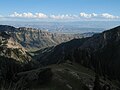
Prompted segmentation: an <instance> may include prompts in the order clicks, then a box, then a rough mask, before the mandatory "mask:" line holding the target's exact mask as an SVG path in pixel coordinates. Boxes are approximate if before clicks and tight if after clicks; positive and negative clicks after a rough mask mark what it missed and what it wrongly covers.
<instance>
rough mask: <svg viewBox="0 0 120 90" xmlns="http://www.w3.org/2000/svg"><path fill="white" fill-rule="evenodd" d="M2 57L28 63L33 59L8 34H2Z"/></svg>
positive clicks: (0, 34)
mask: <svg viewBox="0 0 120 90" xmlns="http://www.w3.org/2000/svg"><path fill="white" fill-rule="evenodd" d="M0 56H4V57H8V58H13V59H16V60H17V61H20V62H28V61H30V60H31V57H30V56H28V55H27V53H26V50H25V49H24V47H22V46H21V45H20V44H19V43H18V42H16V41H15V40H14V39H13V37H11V36H10V35H9V34H7V32H0Z"/></svg>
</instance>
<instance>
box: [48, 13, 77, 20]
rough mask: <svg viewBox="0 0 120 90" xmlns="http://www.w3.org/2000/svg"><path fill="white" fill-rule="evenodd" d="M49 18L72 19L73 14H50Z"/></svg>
mask: <svg viewBox="0 0 120 90" xmlns="http://www.w3.org/2000/svg"><path fill="white" fill-rule="evenodd" d="M50 18H52V19H74V18H75V16H74V15H68V14H66V15H50Z"/></svg>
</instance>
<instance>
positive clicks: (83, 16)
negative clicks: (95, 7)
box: [80, 12, 92, 18]
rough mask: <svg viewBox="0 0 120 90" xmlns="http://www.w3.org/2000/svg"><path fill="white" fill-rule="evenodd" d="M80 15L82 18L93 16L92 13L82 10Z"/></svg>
mask: <svg viewBox="0 0 120 90" xmlns="http://www.w3.org/2000/svg"><path fill="white" fill-rule="evenodd" d="M80 17H82V18H91V17H92V15H91V14H87V13H84V12H82V13H80Z"/></svg>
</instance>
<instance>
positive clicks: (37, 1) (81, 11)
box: [0, 0, 120, 21]
mask: <svg viewBox="0 0 120 90" xmlns="http://www.w3.org/2000/svg"><path fill="white" fill-rule="evenodd" d="M119 11H120V0H0V20H38V21H39V20H40V21H41V20H43V21H44V20H46V21H49V20H55V21H60V20H63V21H66V20H73V21H76V20H77V21H82V20H85V21H86V20H88V21H89V20H93V21H94V20H98V21H99V20H120V13H119Z"/></svg>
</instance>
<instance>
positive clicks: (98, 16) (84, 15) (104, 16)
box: [80, 12, 119, 19]
mask: <svg viewBox="0 0 120 90" xmlns="http://www.w3.org/2000/svg"><path fill="white" fill-rule="evenodd" d="M80 17H81V18H91V19H92V18H93V19H94V18H96V19H118V18H119V16H114V15H112V14H109V13H102V14H96V13H92V14H87V13H84V12H83V13H80Z"/></svg>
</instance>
